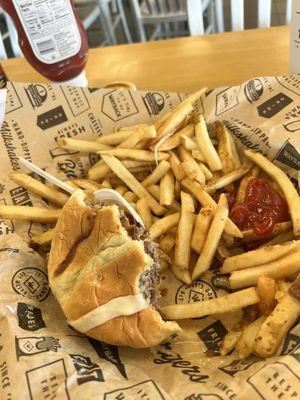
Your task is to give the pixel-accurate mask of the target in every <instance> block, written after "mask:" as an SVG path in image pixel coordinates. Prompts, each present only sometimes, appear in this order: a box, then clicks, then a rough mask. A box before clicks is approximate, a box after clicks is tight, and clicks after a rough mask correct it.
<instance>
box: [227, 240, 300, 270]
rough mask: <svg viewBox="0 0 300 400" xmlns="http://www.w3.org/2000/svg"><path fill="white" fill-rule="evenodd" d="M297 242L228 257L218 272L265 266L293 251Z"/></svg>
mask: <svg viewBox="0 0 300 400" xmlns="http://www.w3.org/2000/svg"><path fill="white" fill-rule="evenodd" d="M296 244H297V242H296V241H293V242H290V243H285V244H282V245H280V244H279V245H275V246H269V247H262V248H260V249H256V250H252V251H248V252H246V253H243V254H239V255H237V256H233V257H229V258H227V259H226V260H225V261H224V264H223V265H222V267H221V269H220V272H221V273H222V274H228V273H230V272H232V271H236V270H241V269H245V268H251V267H255V266H256V265H262V264H267V263H269V262H272V261H274V260H277V259H279V258H280V257H282V256H284V255H285V254H287V253H289V252H290V251H291V250H293V249H295V247H296Z"/></svg>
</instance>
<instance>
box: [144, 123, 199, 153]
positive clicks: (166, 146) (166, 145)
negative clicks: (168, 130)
mask: <svg viewBox="0 0 300 400" xmlns="http://www.w3.org/2000/svg"><path fill="white" fill-rule="evenodd" d="M194 131H195V130H194V126H193V125H187V126H185V127H184V128H183V129H181V130H180V131H178V132H177V133H174V135H172V136H170V137H168V138H167V139H165V140H164V141H161V143H160V144H159V145H158V147H159V151H170V150H173V149H176V147H178V146H179V145H180V143H181V138H182V135H184V136H185V137H191V136H192V135H193V134H194ZM150 149H151V150H154V149H155V145H152V146H150Z"/></svg>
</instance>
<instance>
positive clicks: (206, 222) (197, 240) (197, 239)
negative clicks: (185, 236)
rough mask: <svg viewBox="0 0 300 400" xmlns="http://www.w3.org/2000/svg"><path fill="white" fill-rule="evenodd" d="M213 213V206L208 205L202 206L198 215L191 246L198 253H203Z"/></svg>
mask: <svg viewBox="0 0 300 400" xmlns="http://www.w3.org/2000/svg"><path fill="white" fill-rule="evenodd" d="M213 215H214V214H213V208H212V207H211V206H206V207H202V208H201V210H200V212H199V214H198V215H197V217H196V220H195V227H194V232H193V236H192V243H191V246H192V249H193V250H194V251H195V252H196V253H197V254H200V253H201V250H202V248H203V245H204V242H205V239H206V236H207V233H208V230H209V227H210V224H211V221H212V219H213Z"/></svg>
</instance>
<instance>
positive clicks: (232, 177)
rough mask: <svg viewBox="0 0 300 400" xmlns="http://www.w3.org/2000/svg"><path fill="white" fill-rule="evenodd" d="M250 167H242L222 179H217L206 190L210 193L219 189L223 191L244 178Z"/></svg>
mask: <svg viewBox="0 0 300 400" xmlns="http://www.w3.org/2000/svg"><path fill="white" fill-rule="evenodd" d="M249 168H250V166H248V167H247V166H245V167H240V168H238V169H235V170H233V171H231V172H229V173H228V174H226V175H223V176H221V177H220V178H218V179H216V180H215V181H214V182H213V183H212V184H208V185H207V187H206V190H207V191H208V192H209V193H213V192H215V191H216V190H218V189H222V188H224V187H225V186H227V185H230V184H231V183H233V182H235V181H237V180H238V179H240V178H241V177H242V176H244V175H245V174H246V173H247V172H248V171H249Z"/></svg>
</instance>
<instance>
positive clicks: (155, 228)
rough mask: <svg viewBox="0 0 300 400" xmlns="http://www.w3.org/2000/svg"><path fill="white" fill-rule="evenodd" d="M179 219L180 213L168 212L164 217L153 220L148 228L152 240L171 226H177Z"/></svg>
mask: <svg viewBox="0 0 300 400" xmlns="http://www.w3.org/2000/svg"><path fill="white" fill-rule="evenodd" d="M179 219H180V213H179V212H177V213H174V214H169V215H167V216H166V217H164V218H161V219H159V220H158V221H156V222H154V224H153V225H152V226H151V228H150V236H151V238H152V239H153V240H154V239H156V238H157V237H159V236H161V235H163V234H164V233H166V232H168V231H169V230H170V229H171V228H173V226H177V225H178V222H179Z"/></svg>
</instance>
